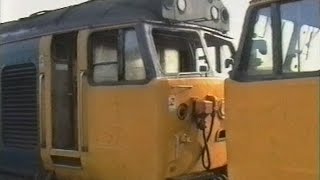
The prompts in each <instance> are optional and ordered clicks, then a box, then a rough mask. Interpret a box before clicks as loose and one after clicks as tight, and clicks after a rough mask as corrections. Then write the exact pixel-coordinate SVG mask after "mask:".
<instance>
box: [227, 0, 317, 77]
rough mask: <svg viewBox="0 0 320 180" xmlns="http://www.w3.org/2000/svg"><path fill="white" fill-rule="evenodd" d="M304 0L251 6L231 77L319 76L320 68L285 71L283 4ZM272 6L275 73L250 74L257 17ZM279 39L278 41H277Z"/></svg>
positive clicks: (285, 0)
mask: <svg viewBox="0 0 320 180" xmlns="http://www.w3.org/2000/svg"><path fill="white" fill-rule="evenodd" d="M299 1H303V0H284V1H273V2H269V3H258V4H256V5H253V6H251V7H249V9H248V11H247V15H246V18H245V19H246V22H245V24H244V28H243V32H244V36H242V39H241V41H240V45H239V47H240V48H239V49H238V54H237V55H236V59H237V61H236V66H235V68H234V70H233V72H232V73H231V79H233V80H236V81H240V82H246V81H266V80H279V79H294V78H307V77H319V76H320V70H318V71H311V72H292V73H285V72H283V69H282V66H283V55H282V53H283V50H282V31H281V9H280V7H281V5H282V4H286V3H294V2H299ZM266 7H269V8H270V12H271V28H272V39H273V41H272V49H273V55H272V57H273V73H272V74H268V75H249V74H248V72H247V69H248V65H249V60H250V58H249V56H250V53H248V52H250V51H251V48H252V33H253V31H254V26H255V18H256V15H257V13H258V12H259V10H260V9H262V8H266ZM275 39H278V41H275Z"/></svg>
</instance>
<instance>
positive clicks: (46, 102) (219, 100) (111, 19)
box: [0, 0, 234, 180]
mask: <svg viewBox="0 0 320 180" xmlns="http://www.w3.org/2000/svg"><path fill="white" fill-rule="evenodd" d="M21 23H23V26H20V24H21ZM7 26H8V27H10V28H4V29H2V31H1V32H3V33H4V34H6V36H5V37H3V42H4V44H5V45H2V46H1V47H0V48H3V49H4V50H6V48H7V49H14V50H15V51H14V50H12V51H8V52H9V53H11V54H10V55H12V56H13V55H15V53H14V52H20V51H18V50H16V49H17V48H20V49H22V50H23V49H25V47H27V46H28V47H29V49H30V50H29V49H28V50H29V51H30V52H31V49H32V48H34V47H37V48H36V49H32V50H33V51H34V52H33V51H32V53H33V54H32V55H34V56H38V57H39V60H38V61H36V62H38V64H37V65H36V67H35V68H34V69H35V70H34V71H36V72H37V73H34V74H32V75H34V76H35V75H38V79H36V78H35V80H34V82H37V83H36V85H34V86H35V87H37V89H35V88H34V89H32V92H33V93H34V94H36V95H37V96H36V95H35V96H32V97H38V99H37V101H36V100H32V102H33V103H34V104H35V105H34V106H35V107H37V111H35V112H38V113H39V114H38V121H36V120H37V119H36V118H34V119H32V120H33V121H32V122H33V124H34V127H33V129H31V128H27V125H25V124H26V123H27V122H20V121H19V122H16V123H17V125H19V127H20V126H21V132H17V131H11V129H9V128H10V127H9V128H7V129H5V130H6V131H5V133H4V135H5V136H4V137H2V138H3V139H4V140H5V142H7V141H9V140H11V139H9V138H8V137H7V135H8V133H11V134H9V135H10V138H11V137H12V139H14V138H15V139H14V140H16V139H17V138H18V139H17V141H14V143H20V142H21V141H23V139H24V137H22V136H17V134H19V135H20V134H25V135H26V137H29V136H31V135H32V138H33V139H35V141H36V140H37V139H39V141H38V142H37V143H34V144H33V146H32V149H25V148H24V147H21V146H19V144H13V145H14V147H13V148H14V149H11V146H12V145H11V144H8V143H7V144H4V146H3V147H2V145H1V144H0V156H1V157H6V158H5V160H1V159H0V177H2V176H1V175H2V174H3V173H2V171H3V170H6V172H9V173H6V175H7V174H10V176H12V177H28V178H29V177H30V178H31V179H46V180H48V179H52V178H54V177H55V178H56V179H58V180H81V179H82V180H109V179H111V180H128V179H130V180H142V179H148V180H164V179H192V180H195V179H204V178H211V179H226V178H227V176H226V174H227V172H226V167H227V154H226V145H225V138H226V137H225V135H226V132H225V130H224V123H225V121H226V120H225V118H224V80H225V78H226V77H227V76H228V71H230V67H228V66H229V65H230V62H231V61H230V59H229V58H230V57H231V56H232V55H233V54H234V48H233V46H232V43H231V39H230V38H229V37H227V36H226V35H225V34H224V32H226V31H228V27H229V16H228V12H227V11H226V9H225V8H224V6H223V4H222V3H221V2H220V1H218V0H212V1H207V0H203V1H199V2H198V1H193V0H165V1H160V0H155V1H152V2H150V1H147V0H139V1H138V0H137V1H135V2H131V1H128V0H122V1H115V0H108V1H104V0H97V1H89V2H87V3H84V4H81V5H77V6H74V7H69V8H64V9H60V10H56V11H52V12H41V13H38V14H35V15H33V16H31V17H30V18H26V19H24V20H22V22H16V23H9V24H8V25H7ZM21 27H24V28H31V30H30V31H25V32H24V33H20V34H19V33H16V32H20V31H21V29H20V28H21ZM0 30H1V29H0ZM32 38H35V39H34V40H32V41H29V39H32ZM17 39H18V40H19V41H18V40H17ZM10 43H11V44H13V45H11V44H10ZM20 43H22V44H20ZM24 43H25V44H24ZM29 44H32V46H31V45H29ZM12 47H13V48H12ZM15 48H16V49H15ZM1 52H2V51H1ZM22 62H23V61H22V60H21V62H19V61H18V60H17V62H16V63H18V64H19V63H22ZM12 63H15V62H12ZM17 67H18V68H19V67H20V66H17ZM17 67H16V66H14V67H13V68H17ZM23 67H24V66H23ZM9 70H10V69H9ZM19 70H20V69H19ZM21 71H24V69H21ZM11 72H12V71H11V70H10V71H8V72H7V73H9V75H10V73H11ZM14 72H15V71H14ZM19 72H20V71H19ZM26 73H29V72H26ZM20 74H21V73H20ZM20 74H18V75H20ZM9 75H8V76H9ZM18 75H17V76H18ZM22 75H23V74H22ZM10 77H11V76H10ZM17 83H18V84H19V83H23V82H22V81H21V82H20V81H19V82H17ZM15 85H16V84H14V83H11V84H8V85H7V86H8V87H6V88H7V89H10V88H11V89H12V88H16V87H15ZM22 85H24V84H22ZM22 85H21V88H23V87H24V86H22ZM19 87H20V86H19ZM21 91H22V90H21ZM30 91H31V90H30ZM23 92H25V91H23ZM11 94H12V93H11ZM10 98H11V96H10V97H9V100H8V102H11V101H14V102H15V101H16V99H10ZM14 98H16V97H15V96H14ZM25 101H28V99H26V100H25ZM9 105H10V104H9ZM19 107H20V106H19ZM25 108H26V107H25ZM10 110H11V109H10ZM14 110H15V109H13V111H14ZM23 110H24V109H23ZM13 113H16V114H17V113H21V112H20V110H19V109H18V110H16V111H14V112H13ZM18 115H19V117H20V114H18ZM22 115H23V114H22V113H21V116H22ZM35 117H36V116H35ZM7 121H8V122H9V121H10V117H9V118H8V119H7ZM1 122H2V121H1ZM6 127H7V126H6ZM6 127H5V128H6ZM25 129H27V130H28V131H25ZM38 130H39V131H38ZM6 133H7V134H6ZM15 133H16V134H15ZM11 135H12V136H11ZM0 136H1V135H0ZM33 139H32V140H33ZM32 142H33V141H32ZM27 143H28V142H25V144H27ZM9 146H10V147H9ZM15 148H17V149H15ZM1 149H5V151H2V150H1ZM30 152H31V153H30ZM14 153H15V154H14ZM30 154H31V155H32V156H31V155H30ZM14 156H15V157H19V158H20V159H23V161H24V163H22V164H21V163H19V162H18V161H16V160H15V159H17V158H15V157H14ZM16 167H19V168H20V169H23V170H25V173H24V174H23V173H22V171H20V170H19V171H17V168H16ZM15 171H17V172H15ZM42 177H46V178H42Z"/></svg>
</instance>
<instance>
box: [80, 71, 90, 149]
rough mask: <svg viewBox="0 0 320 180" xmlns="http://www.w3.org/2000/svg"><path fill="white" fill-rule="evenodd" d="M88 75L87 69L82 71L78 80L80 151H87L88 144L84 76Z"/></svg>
mask: <svg viewBox="0 0 320 180" xmlns="http://www.w3.org/2000/svg"><path fill="white" fill-rule="evenodd" d="M85 75H86V71H80V76H79V81H78V138H79V151H81V152H87V151H88V145H87V143H86V142H85V134H84V132H85V131H84V118H83V78H84V77H85Z"/></svg>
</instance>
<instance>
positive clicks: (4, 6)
mask: <svg viewBox="0 0 320 180" xmlns="http://www.w3.org/2000/svg"><path fill="white" fill-rule="evenodd" d="M85 1H86V0H0V2H1V22H6V21H11V20H16V19H19V18H21V17H26V16H29V15H30V14H32V13H35V12H38V11H42V10H50V9H56V8H60V7H65V6H68V5H72V4H78V3H81V2H85ZM133 1H134V0H133ZM223 2H224V3H225V5H226V6H227V8H228V9H229V12H230V16H231V31H230V33H229V34H230V36H232V37H234V38H235V39H236V41H235V42H236V43H237V40H238V39H239V36H240V32H241V29H242V23H243V18H244V13H245V10H246V8H247V6H248V0H223Z"/></svg>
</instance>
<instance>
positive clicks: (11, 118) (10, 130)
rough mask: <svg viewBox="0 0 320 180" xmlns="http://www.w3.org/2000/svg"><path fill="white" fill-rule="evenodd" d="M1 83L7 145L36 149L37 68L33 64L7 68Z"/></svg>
mask: <svg viewBox="0 0 320 180" xmlns="http://www.w3.org/2000/svg"><path fill="white" fill-rule="evenodd" d="M1 83H2V84H1V86H2V88H1V91H2V97H1V100H2V101H1V102H2V103H1V110H2V111H1V119H2V135H3V143H4V145H5V146H6V147H13V148H20V149H34V148H35V147H37V144H38V126H37V90H36V84H37V74H36V68H35V66H34V65H33V64H21V65H12V66H7V67H5V68H4V69H3V71H2V76H1Z"/></svg>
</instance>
